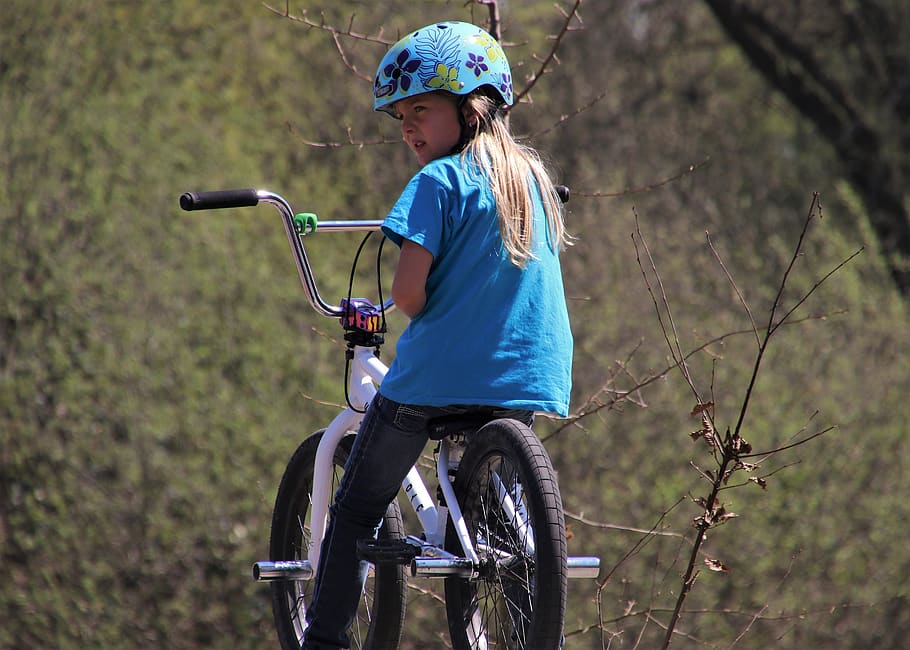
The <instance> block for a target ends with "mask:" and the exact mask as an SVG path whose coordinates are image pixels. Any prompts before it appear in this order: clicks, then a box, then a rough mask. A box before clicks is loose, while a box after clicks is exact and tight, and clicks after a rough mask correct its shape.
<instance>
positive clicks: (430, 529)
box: [180, 188, 600, 650]
mask: <svg viewBox="0 0 910 650" xmlns="http://www.w3.org/2000/svg"><path fill="white" fill-rule="evenodd" d="M558 192H559V193H560V196H562V197H563V200H566V199H567V196H568V190H567V189H566V188H558ZM259 204H269V205H272V206H274V207H275V208H276V209H277V210H278V212H279V213H280V214H281V217H282V220H283V222H284V226H285V232H286V234H287V238H288V241H289V243H290V245H291V250H292V252H293V255H294V259H295V262H296V266H297V271H298V273H299V275H300V280H301V284H302V285H303V289H304V291H305V293H306V295H307V298H308V300H309V302H310V304H311V305H312V307H313V308H314V309H315V310H316V312H317V313H319V314H321V315H323V316H327V317H331V318H335V319H338V321H339V322H340V324H341V326H342V328H343V329H344V338H345V341H346V353H345V356H346V364H347V365H346V400H347V407H346V408H343V409H342V410H341V411H340V412H339V413H338V414H337V415H336V416H335V417H334V419H333V420H332V421H331V422H330V423H329V424H328V426H327V427H326V428H325V429H323V430H320V431H317V432H315V433H313V434H312V435H311V436H309V437H307V438H306V439H304V440H303V442H301V443H300V445H299V446H298V448H297V450H296V451H295V452H294V454H293V455H292V457H291V459H290V461H289V462H288V464H287V467H286V469H285V471H284V475H283V476H282V479H281V483H280V485H279V488H278V494H277V497H276V500H275V507H274V511H273V515H272V524H271V534H270V541H269V559H268V560H263V561H259V562H256V563H255V564H254V565H253V578H254V579H255V580H257V581H262V582H268V583H270V585H271V593H272V609H273V613H274V617H275V625H276V629H277V632H278V637H279V640H280V643H281V647H282V648H283V649H284V650H298V649H299V648H300V644H301V641H302V639H303V633H304V630H305V629H306V626H307V621H306V610H307V606H308V604H309V602H310V600H311V598H312V590H313V585H314V578H315V572H316V569H317V567H318V565H319V553H320V550H321V545H322V540H323V536H324V533H325V529H326V523H327V517H328V512H329V506H330V504H331V502H332V498H333V494H334V491H335V489H336V488H337V486H338V483H339V480H340V477H341V475H342V474H343V472H344V466H345V462H346V460H347V457H348V455H349V453H350V451H351V447H352V444H353V440H354V436H355V435H356V432H357V430H358V428H359V425H360V422H361V420H362V418H363V414H364V412H365V410H366V407H367V405H368V404H369V403H370V401H371V400H372V399H373V397H374V396H375V395H376V393H377V387H378V386H379V385H380V384H381V383H382V379H383V377H384V376H385V374H386V371H387V366H386V365H385V364H383V362H382V361H381V360H380V358H379V351H380V348H381V346H382V344H383V343H384V338H383V334H384V332H385V331H386V323H385V314H386V313H387V312H388V311H390V310H391V309H393V308H394V304H393V303H392V301H390V300H388V301H382V297H381V282H379V281H377V284H378V285H379V293H380V297H379V303H378V304H376V305H374V304H373V303H372V302H370V301H369V300H367V299H362V298H357V299H354V298H351V296H350V295H348V297H347V298H345V299H343V300H342V301H341V303H340V305H332V304H329V303H327V302H325V301H324V300H323V299H322V297H321V296H320V294H319V291H318V288H317V285H316V280H315V276H314V274H313V269H312V266H311V265H310V262H309V259H308V257H307V252H306V249H305V247H304V238H305V237H307V236H309V235H312V234H313V233H315V232H317V231H318V232H320V233H321V232H331V231H366V232H367V233H368V236H369V233H371V232H373V231H377V230H380V227H381V224H382V222H381V221H378V220H374V221H371V220H340V221H318V220H317V219H316V217H315V215H312V214H295V213H294V211H293V210H292V208H291V206H290V204H289V203H288V202H287V201H286V200H285V199H284V198H283V197H281V196H280V195H278V194H274V193H272V192H269V191H266V190H254V189H244V190H223V191H214V192H187V193H185V194H183V195H182V196H181V197H180V206H181V207H182V208H183V209H184V210H216V209H224V208H238V207H252V206H256V205H259ZM362 247H363V246H362V244H361V248H362ZM359 253H360V249H358V256H359ZM380 254H381V250H380ZM355 264H356V256H355ZM429 429H430V431H429V433H430V439H431V440H433V441H435V443H436V448H435V451H434V453H433V455H434V457H435V468H436V476H435V478H436V483H437V488H436V496H435V498H434V497H433V496H431V494H430V489H429V488H428V486H427V483H426V482H425V481H424V477H423V476H422V474H421V472H420V470H419V468H418V467H417V466H416V465H415V466H414V467H412V468H411V470H410V471H409V472H408V474H407V477H406V478H405V479H404V481H403V482H402V491H403V494H404V495H405V496H406V499H402V501H406V502H407V503H408V504H410V506H411V507H412V509H413V511H414V513H415V515H416V516H415V517H412V518H411V519H413V520H415V521H416V522H417V523H416V524H414V525H413V526H412V527H414V528H416V529H415V530H410V531H409V530H407V529H406V528H407V526H406V523H405V518H404V517H403V516H402V512H401V508H400V505H399V500H395V501H393V502H392V503H391V504H390V505H389V507H388V509H387V511H386V513H385V517H384V519H383V521H382V523H381V525H380V527H379V528H378V531H377V534H376V536H375V538H373V539H366V540H360V541H359V542H358V552H359V554H360V556H361V561H362V562H366V563H367V565H366V566H367V571H366V572H364V574H365V576H366V578H365V582H364V585H363V592H362V597H361V598H360V605H359V609H358V613H357V616H356V618H355V621H354V624H353V626H352V628H351V629H350V631H349V636H350V638H351V643H352V647H354V648H359V649H363V648H372V649H375V650H389V649H394V648H397V647H398V645H399V643H400V640H401V634H402V629H403V626H404V619H405V609H406V605H407V585H408V575H410V576H411V577H419V578H438V579H442V580H443V581H444V590H445V607H446V617H447V620H448V627H449V635H450V638H451V641H452V645H453V647H454V648H456V649H457V650H467V649H471V650H493V649H504V648H509V649H512V648H524V649H528V648H540V649H541V650H552V649H553V648H558V647H561V645H562V644H563V642H564V638H563V622H564V618H565V607H566V593H567V579H568V578H596V577H597V575H598V573H599V567H600V560H599V558H597V557H568V556H567V549H566V530H565V520H564V515H563V508H562V499H561V496H560V492H559V485H558V483H557V478H556V473H555V471H554V469H553V465H552V463H551V461H550V458H549V455H548V454H547V451H546V449H545V448H544V446H543V444H542V443H541V442H540V440H539V439H538V438H537V436H536V435H535V433H534V432H533V430H532V429H531V428H530V427H529V426H527V425H526V424H523V423H521V422H519V421H517V420H511V419H502V418H498V417H496V415H495V413H494V412H479V413H473V412H472V413H465V414H461V415H455V416H445V417H442V418H439V419H436V420H432V421H431V423H430V427H429Z"/></svg>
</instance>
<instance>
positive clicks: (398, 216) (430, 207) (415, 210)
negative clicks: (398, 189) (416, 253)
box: [382, 172, 448, 259]
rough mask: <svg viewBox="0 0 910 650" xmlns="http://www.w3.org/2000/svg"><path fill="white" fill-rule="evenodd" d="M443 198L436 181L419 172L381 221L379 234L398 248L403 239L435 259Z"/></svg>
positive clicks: (443, 190)
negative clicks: (382, 234)
mask: <svg viewBox="0 0 910 650" xmlns="http://www.w3.org/2000/svg"><path fill="white" fill-rule="evenodd" d="M447 197H448V191H447V189H446V188H445V187H444V186H443V185H442V184H441V183H440V182H439V179H438V178H434V177H432V176H430V175H428V174H425V173H422V172H419V173H418V174H417V175H416V176H414V177H413V178H412V179H411V180H410V182H409V183H408V184H407V186H406V187H405V189H404V191H403V192H402V193H401V196H400V197H399V199H398V201H397V202H396V203H395V205H394V206H393V207H392V210H391V211H390V212H389V215H388V216H387V217H386V218H385V220H384V221H383V223H382V231H383V233H384V234H385V235H386V237H388V238H389V239H391V240H392V242H394V243H395V244H396V245H397V246H399V247H400V246H401V242H402V240H404V239H409V240H411V241H412V242H414V243H415V244H420V245H421V246H423V247H424V248H425V249H427V250H428V251H430V253H431V254H432V255H433V258H434V259H435V258H436V257H437V256H438V255H439V250H440V246H441V244H442V239H443V228H444V223H445V216H444V215H445V214H446V210H447Z"/></svg>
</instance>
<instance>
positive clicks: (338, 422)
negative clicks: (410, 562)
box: [307, 347, 527, 571]
mask: <svg viewBox="0 0 910 650" xmlns="http://www.w3.org/2000/svg"><path fill="white" fill-rule="evenodd" d="M387 370H388V368H387V367H386V366H385V364H383V363H382V361H380V360H379V358H378V357H377V356H376V355H375V353H374V351H373V349H372V348H365V347H355V348H354V358H353V360H352V367H351V374H350V378H349V380H348V397H349V399H350V401H351V406H349V407H348V408H346V409H344V410H343V411H341V412H340V413H339V414H338V415H337V416H336V417H335V419H333V420H332V422H331V424H329V426H328V427H327V428H326V430H325V432H324V433H323V434H322V439H321V440H320V442H319V446H318V447H317V450H316V466H315V467H314V471H313V493H312V495H311V499H312V502H311V504H310V505H311V512H312V514H311V516H310V546H309V548H308V549H307V559H308V560H309V561H310V564H311V566H313V567H316V566H318V565H319V551H320V548H321V546H322V539H323V536H324V534H325V527H326V522H327V518H328V504H329V502H330V500H331V497H332V474H333V458H334V455H335V449H336V447H337V446H338V443H339V442H341V439H342V438H343V437H344V436H346V435H348V434H349V433H350V432H351V431H357V429H358V428H359V426H360V421H361V420H362V419H363V413H361V412H359V411H363V410H364V409H365V408H366V406H367V405H368V404H369V403H370V401H371V400H372V399H373V397H374V396H375V395H376V390H377V386H378V385H379V384H381V383H382V379H383V377H385V374H386V371H387ZM352 407H353V408H352ZM449 466H450V463H449V443H448V441H447V440H443V441H442V444H441V445H440V451H439V457H438V459H437V468H436V473H437V477H438V479H439V485H440V489H441V490H442V494H443V496H444V497H445V502H446V503H447V504H449V507H448V508H446V507H444V506H437V504H436V503H435V502H434V500H433V498H432V497H431V496H430V492H429V490H428V489H427V487H426V484H425V483H424V481H423V477H422V476H421V475H420V472H419V470H418V469H417V466H416V465H415V466H413V467H411V469H410V471H409V472H408V474H407V476H406V477H405V479H404V480H403V481H402V484H401V486H402V489H403V490H404V493H405V494H406V495H407V497H408V501H409V502H410V504H411V506H412V508H413V509H414V512H415V513H416V515H417V517H418V518H419V520H420V523H421V527H422V528H423V536H422V540H421V542H418V543H419V544H420V545H421V546H437V547H440V546H442V544H443V542H444V539H445V529H446V517H447V516H449V515H450V516H451V517H452V521H453V524H454V525H455V530H456V531H457V532H458V536H459V539H460V541H461V546H462V549H463V550H464V557H466V558H467V559H468V560H470V561H471V562H474V563H476V562H477V561H478V557H477V553H476V552H475V550H474V545H473V543H472V542H471V538H470V535H469V534H468V529H467V526H466V525H465V523H464V518H463V517H462V515H461V509H460V508H459V506H458V501H457V500H456V498H455V490H454V489H453V487H452V483H451V481H450V480H449V471H448V470H449ZM524 525H525V527H526V526H527V524H526V522H525V523H524ZM409 537H410V538H411V539H415V538H413V536H409ZM424 540H425V541H424ZM437 552H438V551H437ZM412 571H415V569H414V568H413V567H412Z"/></svg>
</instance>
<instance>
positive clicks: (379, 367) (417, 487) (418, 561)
mask: <svg viewBox="0 0 910 650" xmlns="http://www.w3.org/2000/svg"><path fill="white" fill-rule="evenodd" d="M258 203H269V204H271V205H273V206H275V207H276V208H277V209H278V212H279V213H280V214H281V216H282V219H283V221H284V226H285V232H286V234H287V237H288V241H289V243H290V245H291V250H292V252H293V254H294V260H295V262H296V265H297V271H298V273H299V275H300V281H301V284H302V285H303V289H304V291H305V292H306V296H307V298H308V299H309V302H310V304H311V305H312V306H313V308H314V309H315V310H316V312H317V313H319V314H321V315H323V316H332V317H338V318H340V317H342V316H343V315H345V314H346V311H345V308H342V307H341V306H335V305H330V304H328V303H326V302H325V301H324V300H323V299H322V297H321V296H320V295H319V290H318V288H317V286H316V280H315V278H314V276H313V271H312V268H311V266H310V263H309V259H308V258H307V254H306V250H305V248H304V246H303V238H304V236H306V234H307V232H308V229H309V228H310V227H311V226H312V227H314V228H318V229H320V230H338V231H371V230H379V229H380V227H381V225H382V222H381V221H362V220H342V221H325V222H320V223H318V225H316V224H315V223H314V222H310V221H309V220H308V219H303V220H300V219H299V218H296V217H295V216H294V213H293V211H292V209H291V206H290V204H289V203H288V202H287V201H286V200H285V199H284V198H282V197H281V196H279V195H278V194H274V193H272V192H269V191H266V190H230V191H226V192H208V193H206V192H203V193H187V194H184V195H183V196H182V197H181V207H183V209H185V210H196V209H218V208H225V207H244V206H253V205H257V204H258ZM393 308H394V304H393V303H391V302H388V303H387V304H385V305H383V309H386V310H390V309H393ZM387 370H388V368H387V367H386V366H385V364H383V363H382V361H380V360H379V357H377V356H376V354H375V351H374V348H373V347H362V346H356V345H355V346H354V353H353V359H352V362H351V370H350V375H349V379H348V398H349V401H350V406H349V407H348V408H345V409H344V410H342V411H341V412H340V413H339V414H338V415H337V416H336V417H335V418H334V419H333V420H332V422H331V424H329V426H328V428H327V429H326V430H325V432H324V433H323V436H322V439H321V440H320V442H319V445H318V447H317V450H316V460H315V467H314V468H313V470H314V471H313V493H312V495H311V504H310V511H311V516H310V541H309V544H310V545H309V548H308V549H307V559H306V560H295V561H279V562H257V563H256V564H255V565H254V566H253V577H254V578H255V579H256V580H288V579H290V580H307V579H310V578H312V577H313V575H314V573H315V570H316V567H318V566H319V552H320V549H321V547H322V540H323V537H324V536H325V529H326V522H327V519H328V509H329V503H330V502H331V498H332V479H333V474H334V456H335V450H336V448H337V447H338V444H339V443H340V442H341V440H342V438H344V437H345V436H346V435H348V434H349V433H350V432H356V431H357V430H358V429H359V427H360V422H361V420H362V419H363V411H365V410H366V407H367V405H368V404H369V403H370V401H371V400H372V399H373V398H374V397H375V395H376V393H377V389H378V386H379V385H380V384H381V383H382V380H383V378H384V377H385V374H386V372H387ZM452 448H453V447H452V441H451V440H450V439H449V438H443V439H442V440H441V441H440V445H439V453H438V456H437V460H436V476H437V479H438V480H439V487H440V490H441V491H442V496H443V498H444V500H445V503H446V504H447V506H442V505H439V504H437V503H436V502H435V501H434V500H433V498H432V497H431V496H430V493H429V491H428V490H427V487H426V484H425V483H424V481H423V478H422V477H421V475H420V472H419V470H418V469H417V466H416V465H415V466H414V467H412V468H411V470H410V471H409V472H408V474H407V476H406V477H405V479H404V481H402V489H403V490H404V492H405V494H406V495H407V496H408V501H409V502H410V504H411V507H412V508H413V509H414V512H415V513H416V514H417V517H418V519H419V520H420V523H421V528H422V529H423V531H422V535H421V536H420V537H416V536H414V535H408V536H407V538H406V541H408V542H409V543H411V544H413V545H414V546H415V547H416V548H418V549H419V550H420V551H421V553H420V556H419V557H415V559H414V560H412V562H411V574H412V575H414V576H424V577H444V576H458V577H464V578H473V577H477V576H478V572H479V564H480V561H479V558H478V555H477V552H476V549H475V548H474V541H473V540H472V539H471V536H470V534H469V532H468V528H467V525H466V524H465V521H464V517H463V516H462V512H461V509H460V507H459V505H458V500H457V499H456V497H455V490H454V488H453V487H452V483H451V480H450V478H449V470H450V469H451V468H452V466H453V465H454V463H453V462H452V460H451V458H450V456H451V453H450V452H451V450H452ZM494 480H496V477H494ZM498 493H499V498H500V502H499V505H500V507H501V508H502V512H503V513H504V514H505V516H506V517H507V518H508V520H509V521H511V522H512V524H513V526H514V527H515V529H516V531H518V533H519V534H520V536H521V538H522V539H523V540H525V541H524V544H525V551H527V552H528V553H529V554H533V552H534V538H533V529H532V527H531V526H530V525H529V520H528V515H527V512H526V511H525V508H524V504H523V503H521V502H520V500H519V502H518V503H516V502H515V499H514V498H513V496H512V495H511V494H510V493H509V491H508V490H507V489H506V487H505V486H504V485H502V484H500V485H499V489H498ZM449 519H451V521H452V523H453V525H454V528H455V530H456V532H457V534H458V538H459V541H460V542H461V548H462V551H463V553H464V555H462V556H456V555H454V554H452V553H450V552H448V551H446V550H445V549H444V548H443V545H444V542H445V532H446V526H447V523H448V521H449ZM599 568H600V560H599V558H596V557H569V558H568V576H569V577H570V578H580V577H590V578H596V577H597V575H598V572H599Z"/></svg>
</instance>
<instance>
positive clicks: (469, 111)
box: [461, 97, 480, 129]
mask: <svg viewBox="0 0 910 650" xmlns="http://www.w3.org/2000/svg"><path fill="white" fill-rule="evenodd" d="M461 115H462V117H463V118H464V123H465V124H467V125H468V126H469V127H470V128H472V129H476V128H477V123H478V122H479V121H480V115H478V113H477V108H476V107H475V104H474V102H473V101H471V98H470V97H468V98H467V99H466V100H465V101H463V102H462V103H461Z"/></svg>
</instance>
